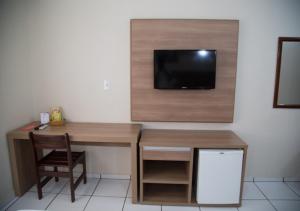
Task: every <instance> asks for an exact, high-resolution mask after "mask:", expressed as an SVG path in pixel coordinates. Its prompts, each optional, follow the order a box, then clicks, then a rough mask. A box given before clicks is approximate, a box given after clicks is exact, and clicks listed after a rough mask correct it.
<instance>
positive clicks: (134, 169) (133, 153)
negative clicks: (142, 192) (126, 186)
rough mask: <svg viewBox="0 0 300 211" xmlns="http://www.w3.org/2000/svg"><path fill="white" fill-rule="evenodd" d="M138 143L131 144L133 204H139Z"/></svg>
mask: <svg viewBox="0 0 300 211" xmlns="http://www.w3.org/2000/svg"><path fill="white" fill-rule="evenodd" d="M137 162H138V157H137V143H132V144H131V187H132V203H137V202H138V179H137V173H138V171H137Z"/></svg>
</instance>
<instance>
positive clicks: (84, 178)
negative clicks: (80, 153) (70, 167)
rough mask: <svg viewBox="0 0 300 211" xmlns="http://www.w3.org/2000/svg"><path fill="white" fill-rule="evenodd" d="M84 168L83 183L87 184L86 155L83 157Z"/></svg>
mask: <svg viewBox="0 0 300 211" xmlns="http://www.w3.org/2000/svg"><path fill="white" fill-rule="evenodd" d="M82 169H83V184H86V162H85V155H84V157H83V159H82Z"/></svg>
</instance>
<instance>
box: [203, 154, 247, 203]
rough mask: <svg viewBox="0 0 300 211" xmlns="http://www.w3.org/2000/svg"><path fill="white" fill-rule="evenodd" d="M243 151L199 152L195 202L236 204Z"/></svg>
mask: <svg viewBox="0 0 300 211" xmlns="http://www.w3.org/2000/svg"><path fill="white" fill-rule="evenodd" d="M242 165H243V150H199V160H198V181H197V202H198V203H199V204H238V203H239V197H240V185H241V175H242Z"/></svg>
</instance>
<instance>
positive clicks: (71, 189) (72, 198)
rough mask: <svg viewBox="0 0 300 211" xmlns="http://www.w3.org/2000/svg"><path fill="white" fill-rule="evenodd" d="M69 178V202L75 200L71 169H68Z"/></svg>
mask: <svg viewBox="0 0 300 211" xmlns="http://www.w3.org/2000/svg"><path fill="white" fill-rule="evenodd" d="M69 178H70V192H71V202H74V201H75V188H74V180H73V170H72V169H70V173H69Z"/></svg>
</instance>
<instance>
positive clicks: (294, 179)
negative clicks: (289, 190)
mask: <svg viewBox="0 0 300 211" xmlns="http://www.w3.org/2000/svg"><path fill="white" fill-rule="evenodd" d="M283 181H284V182H300V177H284V178H283Z"/></svg>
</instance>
